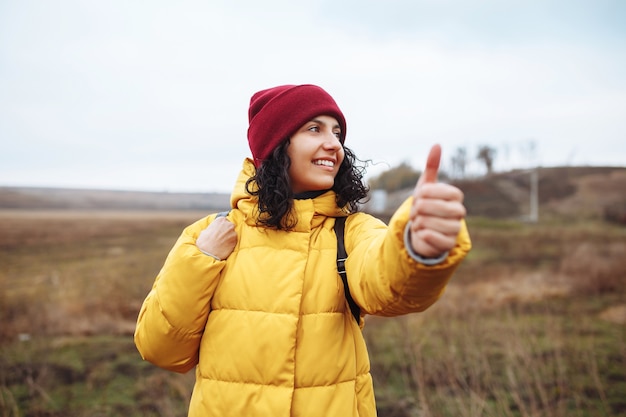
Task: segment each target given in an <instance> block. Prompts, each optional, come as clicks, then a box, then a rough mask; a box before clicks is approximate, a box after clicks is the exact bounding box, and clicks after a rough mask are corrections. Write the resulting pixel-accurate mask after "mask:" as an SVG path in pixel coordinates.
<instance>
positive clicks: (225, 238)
mask: <svg viewBox="0 0 626 417" xmlns="http://www.w3.org/2000/svg"><path fill="white" fill-rule="evenodd" d="M235 245H237V232H236V231H235V225H234V224H232V223H231V222H230V221H228V220H227V219H226V217H218V218H216V219H215V220H213V221H212V222H211V224H210V225H209V227H207V228H206V229H204V230H203V231H202V232H200V235H199V236H198V239H197V240H196V246H197V247H198V249H200V250H201V251H203V252H205V253H207V254H211V255H213V256H214V257H216V258H218V259H219V260H224V259H226V258H228V256H229V255H230V254H231V253H233V250H234V249H235Z"/></svg>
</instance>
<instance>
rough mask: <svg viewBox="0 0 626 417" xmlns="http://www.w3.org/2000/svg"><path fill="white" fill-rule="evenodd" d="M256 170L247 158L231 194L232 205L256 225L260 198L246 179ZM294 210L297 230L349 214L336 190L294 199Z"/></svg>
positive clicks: (249, 222) (308, 228)
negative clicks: (251, 191) (250, 192)
mask: <svg viewBox="0 0 626 417" xmlns="http://www.w3.org/2000/svg"><path fill="white" fill-rule="evenodd" d="M255 172H256V168H255V166H254V162H253V161H252V159H250V158H246V159H245V160H244V161H243V167H242V169H241V172H240V173H239V177H238V178H237V181H236V183H235V187H234V189H233V192H232V194H231V196H230V204H231V207H232V208H234V209H235V208H236V209H239V210H241V211H242V212H243V214H244V218H245V221H246V223H247V224H249V225H255V224H256V223H257V219H258V216H259V210H258V203H259V200H258V198H257V197H256V196H252V195H250V194H249V193H248V192H247V191H246V181H248V179H249V178H250V177H252V176H253V175H254V174H255ZM294 210H295V213H296V215H297V218H298V224H297V225H296V227H295V229H294V230H295V231H309V230H311V229H312V228H315V227H317V226H319V225H320V224H321V223H322V222H323V221H324V220H325V219H326V218H327V217H343V216H347V214H348V213H347V212H346V211H344V210H342V209H341V208H339V207H338V206H337V202H336V194H335V192H334V191H327V192H325V193H324V194H322V195H320V196H318V197H316V198H312V199H305V200H294Z"/></svg>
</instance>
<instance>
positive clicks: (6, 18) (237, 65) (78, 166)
mask: <svg viewBox="0 0 626 417" xmlns="http://www.w3.org/2000/svg"><path fill="white" fill-rule="evenodd" d="M301 83H313V84H317V85H320V86H322V87H323V88H324V89H326V90H327V91H328V92H329V93H330V94H331V95H333V96H334V97H335V99H336V101H337V102H338V104H339V106H340V107H341V108H342V110H343V112H344V114H345V116H346V119H347V126H348V129H347V131H348V132H347V133H348V137H347V142H346V144H347V145H348V146H350V147H351V148H352V149H353V150H355V151H356V153H357V155H358V156H359V157H360V158H361V159H371V160H373V162H374V163H375V165H374V166H372V167H371V168H370V169H369V172H370V175H375V174H376V173H379V172H382V171H383V170H385V169H388V168H389V167H392V166H395V165H397V164H398V163H400V162H403V161H404V162H409V163H411V164H412V165H413V166H414V167H415V168H418V169H421V168H422V167H423V163H424V161H425V158H426V153H427V151H428V149H429V147H430V146H431V145H432V144H433V143H440V144H441V145H442V146H443V149H444V155H443V165H444V169H446V168H448V169H449V168H450V159H451V157H452V156H453V155H454V153H455V152H456V151H457V149H458V148H461V147H464V148H466V149H467V151H468V155H469V156H470V157H474V156H475V155H476V153H477V149H478V146H480V145H489V146H492V147H493V148H495V149H496V150H497V154H496V168H497V169H499V170H505V169H508V168H509V167H515V168H524V167H531V166H536V165H541V166H556V165H613V166H626V2H625V1H622V0H611V1H609V0H587V1H580V0H525V1H505V0H402V1H398V0H395V1H394V0H390V1H385V2H383V1H373V0H358V1H357V0H347V1H341V0H332V1H331V0H309V1H306V2H297V1H293V0H290V1H288V0H281V1H279V0H264V1H258V0H244V1H230V0H211V1H209V0H205V1H193V0H183V1H161V0H157V1H155V0H152V1H149V2H148V1H134V0H110V1H100V2H97V1H88V0H84V1H78V0H76V1H66V0H59V1H55V2H52V1H45V0H40V1H35V0H0V145H1V148H0V185H26V186H53V187H78V188H108V189H124V190H150V191H154V190H156V191H172V192H174V191H198V192H211V191H218V192H230V190H231V189H232V186H233V184H234V182H235V179H236V177H237V174H238V172H239V169H240V167H241V163H242V161H243V159H244V158H245V157H246V156H248V155H249V150H248V146H247V139H246V131H247V122H248V121H247V109H248V104H249V99H250V96H251V95H252V94H253V93H254V92H255V91H258V90H260V89H264V88H267V87H271V86H275V85H280V84H301ZM469 169H470V171H471V172H473V173H476V174H479V173H481V172H483V171H481V170H482V169H483V168H482V167H481V166H480V165H479V164H478V163H472V164H470V166H469Z"/></svg>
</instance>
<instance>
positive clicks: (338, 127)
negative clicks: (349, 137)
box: [311, 119, 341, 131]
mask: <svg viewBox="0 0 626 417" xmlns="http://www.w3.org/2000/svg"><path fill="white" fill-rule="evenodd" d="M311 122H313V123H318V124H320V125H324V126H327V123H325V122H324V121H322V120H320V119H313V120H311ZM333 129H339V130H340V131H341V126H339V123H337V124H336V125H334V126H333Z"/></svg>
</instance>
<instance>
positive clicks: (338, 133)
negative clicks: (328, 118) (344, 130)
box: [333, 131, 341, 140]
mask: <svg viewBox="0 0 626 417" xmlns="http://www.w3.org/2000/svg"><path fill="white" fill-rule="evenodd" d="M333 134H334V135H335V136H336V137H337V139H339V140H341V131H338V132H333Z"/></svg>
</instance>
